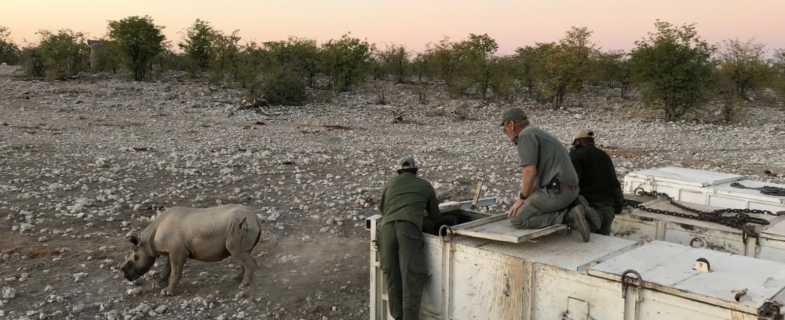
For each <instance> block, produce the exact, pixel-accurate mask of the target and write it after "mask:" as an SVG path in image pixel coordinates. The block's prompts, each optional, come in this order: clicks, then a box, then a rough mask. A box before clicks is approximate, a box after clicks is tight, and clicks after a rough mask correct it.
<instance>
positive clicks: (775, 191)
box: [730, 182, 785, 197]
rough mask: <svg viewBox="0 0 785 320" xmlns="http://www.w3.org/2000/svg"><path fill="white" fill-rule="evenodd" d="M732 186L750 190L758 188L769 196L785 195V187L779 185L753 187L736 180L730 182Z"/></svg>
mask: <svg viewBox="0 0 785 320" xmlns="http://www.w3.org/2000/svg"><path fill="white" fill-rule="evenodd" d="M730 186H731V187H734V188H739V189H750V190H758V191H760V193H762V194H765V195H767V196H777V197H785V188H779V187H772V186H763V187H760V188H752V187H745V186H744V185H743V184H741V183H738V182H734V183H731V184H730Z"/></svg>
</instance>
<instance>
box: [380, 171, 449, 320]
mask: <svg viewBox="0 0 785 320" xmlns="http://www.w3.org/2000/svg"><path fill="white" fill-rule="evenodd" d="M379 212H381V214H382V217H383V218H382V227H381V234H380V235H379V238H380V239H379V251H380V253H381V258H380V260H381V261H380V262H381V267H382V271H384V275H385V277H386V279H387V294H388V296H389V299H390V315H392V316H393V318H395V319H396V320H418V319H420V303H421V302H422V290H423V283H424V282H425V276H426V274H427V270H426V266H425V254H424V252H423V238H422V232H421V230H422V223H423V218H425V212H428V217H429V218H430V219H431V220H433V221H436V220H437V219H439V216H440V214H441V213H440V212H439V201H438V199H437V198H436V191H435V190H434V189H433V186H431V184H430V183H429V182H428V181H425V180H424V179H420V178H418V177H417V166H416V165H415V163H414V159H413V158H404V159H402V160H401V161H400V162H399V163H398V175H397V176H395V177H393V178H392V179H390V180H389V181H387V184H385V185H384V191H383V192H382V199H381V200H380V201H379Z"/></svg>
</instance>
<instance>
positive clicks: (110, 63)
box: [88, 39, 121, 73]
mask: <svg viewBox="0 0 785 320" xmlns="http://www.w3.org/2000/svg"><path fill="white" fill-rule="evenodd" d="M89 43H90V41H88V44H89ZM90 47H91V49H92V48H95V49H93V50H97V52H96V53H92V51H91V60H92V59H95V60H96V61H95V66H94V68H95V69H94V70H93V71H107V72H112V73H117V70H118V69H119V68H120V65H121V61H120V52H119V51H118V49H117V44H116V43H115V42H114V41H111V40H108V39H101V40H100V42H99V43H97V44H90ZM92 63H93V62H91V65H92Z"/></svg>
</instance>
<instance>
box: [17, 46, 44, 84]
mask: <svg viewBox="0 0 785 320" xmlns="http://www.w3.org/2000/svg"><path fill="white" fill-rule="evenodd" d="M22 66H23V67H24V72H25V74H27V75H29V76H33V77H43V76H45V75H46V66H44V57H43V56H42V55H41V49H40V48H39V47H37V46H27V47H25V48H22Z"/></svg>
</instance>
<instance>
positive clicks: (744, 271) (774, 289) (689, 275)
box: [588, 241, 785, 313]
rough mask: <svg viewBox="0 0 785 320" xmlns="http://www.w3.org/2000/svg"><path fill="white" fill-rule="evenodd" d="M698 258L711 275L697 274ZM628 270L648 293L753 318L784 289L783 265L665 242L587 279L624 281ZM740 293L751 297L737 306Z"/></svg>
mask: <svg viewBox="0 0 785 320" xmlns="http://www.w3.org/2000/svg"><path fill="white" fill-rule="evenodd" d="M699 258H705V259H706V260H708V261H709V264H710V266H711V272H709V273H703V272H700V271H696V270H693V266H694V263H695V261H696V260H698V259H699ZM630 269H632V270H635V271H637V272H639V273H640V274H641V277H642V278H643V281H644V285H643V286H644V287H645V288H648V289H653V290H657V291H661V292H666V293H670V294H673V295H677V296H681V297H684V298H688V299H693V300H698V301H702V302H705V303H709V304H715V305H718V306H723V307H727V308H730V309H735V310H739V311H744V312H750V313H754V312H755V310H756V309H757V307H758V306H760V305H761V304H763V302H764V301H765V300H766V299H772V298H774V297H775V296H776V295H777V294H778V293H779V292H780V291H781V290H782V289H783V288H785V264H782V263H777V262H772V261H766V260H760V259H755V258H751V257H744V256H739V255H733V254H729V253H724V252H718V251H712V250H707V249H697V248H690V247H685V246H682V245H679V244H674V243H668V242H662V241H654V242H652V243H650V244H648V245H645V246H642V247H640V248H637V249H635V250H632V251H630V252H627V253H624V254H621V255H618V256H616V257H614V258H611V259H609V260H607V261H605V262H603V263H600V264H597V265H595V266H591V267H590V268H589V271H588V273H589V274H590V275H593V276H597V277H601V278H605V279H609V280H615V281H620V278H621V274H622V273H624V272H625V271H626V270H630ZM750 270H755V272H750ZM741 289H747V294H746V296H744V297H743V298H742V299H741V301H740V302H736V300H735V299H734V297H735V292H734V290H741Z"/></svg>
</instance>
